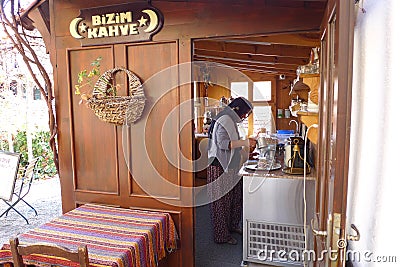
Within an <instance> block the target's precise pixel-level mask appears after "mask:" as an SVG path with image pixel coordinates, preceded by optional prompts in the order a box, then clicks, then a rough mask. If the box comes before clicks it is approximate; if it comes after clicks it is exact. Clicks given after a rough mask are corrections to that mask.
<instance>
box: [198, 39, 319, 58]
mask: <svg viewBox="0 0 400 267" xmlns="http://www.w3.org/2000/svg"><path fill="white" fill-rule="evenodd" d="M194 48H195V49H203V50H213V51H225V52H236V53H241V54H253V55H264V56H286V57H300V58H304V57H308V56H309V55H310V52H311V49H310V48H309V47H304V46H293V45H274V44H272V45H251V44H243V43H240V44H238V43H232V42H222V41H213V40H199V41H195V42H194Z"/></svg>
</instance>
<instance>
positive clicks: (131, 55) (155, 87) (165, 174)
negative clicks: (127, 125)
mask: <svg viewBox="0 0 400 267" xmlns="http://www.w3.org/2000/svg"><path fill="white" fill-rule="evenodd" d="M126 60H127V66H128V68H129V69H130V70H132V71H134V72H135V73H136V74H137V75H138V76H139V77H140V78H141V79H142V81H143V83H144V90H145V95H146V107H145V110H144V112H143V115H142V118H141V120H140V121H139V122H138V123H136V124H135V127H133V128H132V132H131V141H132V143H131V147H132V149H131V156H132V165H131V167H132V171H133V176H134V178H144V177H145V179H146V186H147V187H148V188H151V195H155V196H158V197H164V198H172V199H179V192H180V191H179V189H178V188H177V187H173V186H171V187H170V189H169V190H166V188H165V187H163V186H160V179H162V180H164V179H165V180H166V181H168V182H171V183H172V184H174V185H180V174H179V170H178V168H177V167H176V166H173V165H172V164H171V163H170V160H169V159H168V158H167V157H166V156H165V154H166V153H168V152H166V151H169V155H171V156H172V157H173V160H174V161H175V162H178V156H179V147H178V146H177V140H178V130H179V127H178V122H179V112H174V113H171V112H172V111H173V109H174V108H175V107H176V106H178V105H179V91H178V90H177V88H176V87H175V85H176V84H177V82H178V72H177V71H176V69H174V68H172V69H171V68H169V67H171V66H174V65H176V64H178V43H177V42H175V41H174V42H165V43H149V44H145V45H131V46H128V47H127V57H126ZM143 63H144V64H143ZM163 134H164V136H165V135H167V136H168V138H169V140H170V141H171V142H163V141H162V135H163ZM173 138H175V140H176V142H173V140H172V139H173ZM167 140H168V139H167ZM143 141H144V142H143ZM139 184H140V182H139ZM131 193H132V194H133V195H135V196H139V195H142V196H144V195H146V194H144V192H143V191H142V189H141V188H140V185H138V184H137V183H136V182H135V181H132V190H131Z"/></svg>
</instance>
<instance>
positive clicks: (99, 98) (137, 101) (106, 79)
mask: <svg viewBox="0 0 400 267" xmlns="http://www.w3.org/2000/svg"><path fill="white" fill-rule="evenodd" d="M118 71H123V72H125V73H126V74H127V75H128V79H129V96H114V95H112V94H113V93H112V90H110V84H112V80H113V77H114V75H115V73H116V72H118ZM144 103H145V96H144V91H143V87H142V83H141V82H140V80H139V78H138V77H137V76H136V75H135V74H134V73H133V72H131V71H130V70H127V69H125V68H122V67H118V68H114V69H110V70H108V71H106V72H104V73H103V74H102V75H101V76H100V77H99V79H98V80H97V82H96V84H95V85H94V88H93V96H92V97H91V98H89V99H88V100H87V105H88V107H89V108H90V109H92V110H93V111H94V113H95V114H96V116H97V117H98V118H99V119H100V120H103V121H105V122H109V123H113V124H116V125H123V124H124V123H127V124H131V123H134V122H135V121H137V120H138V119H139V118H140V116H141V115H142V112H143V109H144Z"/></svg>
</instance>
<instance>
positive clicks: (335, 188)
mask: <svg viewBox="0 0 400 267" xmlns="http://www.w3.org/2000/svg"><path fill="white" fill-rule="evenodd" d="M322 27H323V29H324V30H323V35H322V37H321V50H322V51H321V90H320V92H321V93H320V103H322V107H321V109H320V118H319V125H320V127H319V140H321V142H320V145H319V149H318V159H319V163H318V177H319V180H318V191H317V203H318V204H317V215H318V216H317V218H318V229H319V230H320V231H319V232H318V235H317V236H316V244H317V245H316V248H317V251H316V255H317V256H321V255H323V253H324V251H328V253H327V254H325V257H321V258H320V259H319V260H318V261H317V262H316V266H344V263H345V255H346V242H347V234H346V225H347V223H346V210H347V189H348V170H349V147H350V128H351V127H350V126H351V100H352V78H353V75H352V73H353V43H354V3H352V1H340V0H330V1H329V2H328V5H327V9H326V13H325V19H324V22H323V24H322ZM327 255H329V257H327Z"/></svg>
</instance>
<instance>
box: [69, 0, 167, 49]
mask: <svg viewBox="0 0 400 267" xmlns="http://www.w3.org/2000/svg"><path fill="white" fill-rule="evenodd" d="M163 22H164V18H163V16H162V13H161V12H160V11H159V10H158V9H156V8H155V7H153V6H151V5H149V4H148V3H127V4H122V5H117V6H102V7H95V8H86V9H81V10H80V14H79V16H78V17H76V18H74V19H73V20H72V21H71V22H70V25H69V31H70V33H71V36H72V37H74V38H76V39H79V40H80V41H81V44H82V46H89V45H100V44H114V43H127V42H140V41H148V40H151V38H152V36H153V35H154V34H156V33H157V32H159V31H160V29H161V28H162V26H163Z"/></svg>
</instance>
